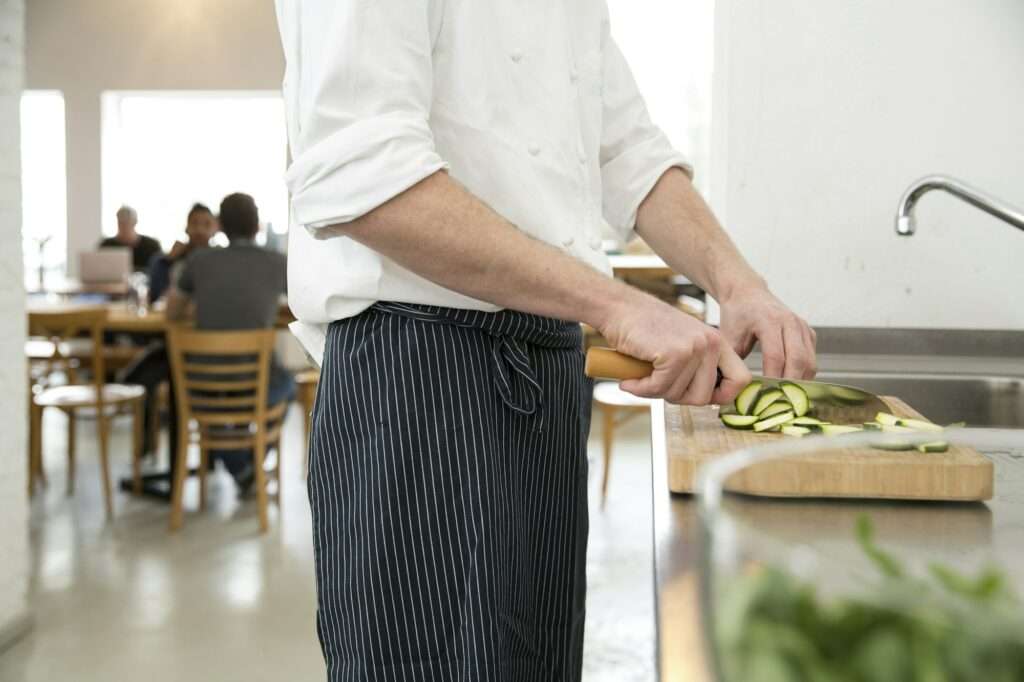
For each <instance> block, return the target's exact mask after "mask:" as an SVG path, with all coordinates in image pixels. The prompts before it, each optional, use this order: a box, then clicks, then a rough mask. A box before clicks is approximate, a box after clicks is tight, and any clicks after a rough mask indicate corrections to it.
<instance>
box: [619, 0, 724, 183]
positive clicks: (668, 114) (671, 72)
mask: <svg viewBox="0 0 1024 682" xmlns="http://www.w3.org/2000/svg"><path fill="white" fill-rule="evenodd" d="M608 5H609V7H608V9H609V13H610V15H611V26H612V35H614V36H615V40H616V42H618V44H619V47H620V48H622V52H623V53H624V54H625V56H626V61H627V62H629V65H630V67H632V69H633V75H634V76H635V77H636V80H637V84H638V85H639V87H640V92H641V93H643V95H644V98H645V99H646V100H647V106H648V108H649V109H650V112H651V118H652V119H653V120H654V122H655V123H656V124H658V125H659V126H660V127H661V128H662V130H664V131H665V134H666V135H668V137H669V139H670V140H671V141H672V144H673V145H675V147H676V148H677V149H679V150H680V151H681V152H683V153H684V154H686V156H687V157H688V158H689V159H690V161H691V162H692V163H693V165H694V168H695V170H696V178H695V184H696V186H697V187H698V188H699V189H701V190H702V191H706V190H707V188H708V180H709V179H710V175H709V167H710V156H711V70H712V63H713V59H714V54H713V44H714V43H713V37H714V30H715V27H714V9H715V8H714V2H713V0H680V1H679V2H665V0H609V2H608Z"/></svg>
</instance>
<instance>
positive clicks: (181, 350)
mask: <svg viewBox="0 0 1024 682" xmlns="http://www.w3.org/2000/svg"><path fill="white" fill-rule="evenodd" d="M274 338H275V333H274V330H273V329H256V330H247V331H227V332H219V331H218V332H210V331H198V330H195V329H190V328H186V327H182V326H172V327H171V328H170V329H168V333H167V340H168V350H169V356H170V360H171V372H172V374H173V377H174V391H175V400H176V401H177V407H178V421H179V424H180V425H181V427H182V428H187V425H188V423H189V422H190V421H193V420H194V421H196V422H197V423H198V424H199V427H200V434H201V437H202V438H203V439H204V440H205V441H206V443H207V445H208V446H209V447H213V448H219V449H225V450H230V449H242V448H249V447H253V446H254V444H255V443H257V442H258V439H260V440H262V439H265V438H266V436H267V434H266V433H265V431H264V429H265V427H266V425H267V421H268V419H276V418H279V417H280V416H281V414H277V412H281V413H282V414H283V409H280V408H279V409H277V410H268V408H267V392H268V387H269V384H270V361H271V356H272V353H273V349H274ZM254 425H255V426H256V429H255V430H253V429H252V427H253V426H254ZM240 429H241V431H240ZM186 440H187V439H182V443H183V444H184V443H185V442H186Z"/></svg>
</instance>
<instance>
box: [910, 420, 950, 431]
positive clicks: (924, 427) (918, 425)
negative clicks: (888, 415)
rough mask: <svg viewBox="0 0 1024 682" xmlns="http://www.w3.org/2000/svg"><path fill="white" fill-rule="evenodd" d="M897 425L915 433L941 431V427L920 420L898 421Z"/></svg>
mask: <svg viewBox="0 0 1024 682" xmlns="http://www.w3.org/2000/svg"><path fill="white" fill-rule="evenodd" d="M899 425H900V426H905V427H907V428H908V429H913V430H915V431H942V427H941V426H939V425H938V424H932V423H931V422H926V421H923V420H921V419H900V421H899Z"/></svg>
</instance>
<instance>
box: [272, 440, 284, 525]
mask: <svg viewBox="0 0 1024 682" xmlns="http://www.w3.org/2000/svg"><path fill="white" fill-rule="evenodd" d="M274 452H275V453H276V454H277V460H276V461H277V464H275V466H274V478H275V479H276V480H277V492H276V493H275V494H274V498H275V499H276V500H277V508H278V509H281V491H282V489H283V488H284V481H283V480H281V460H282V459H284V457H283V453H282V452H281V441H280V440H278V441H277V442H276V443H274Z"/></svg>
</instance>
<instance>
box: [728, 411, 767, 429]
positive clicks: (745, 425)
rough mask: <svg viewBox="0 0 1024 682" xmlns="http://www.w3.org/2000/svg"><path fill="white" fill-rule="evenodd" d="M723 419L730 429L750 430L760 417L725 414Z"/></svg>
mask: <svg viewBox="0 0 1024 682" xmlns="http://www.w3.org/2000/svg"><path fill="white" fill-rule="evenodd" d="M721 419H722V423H723V424H725V425H726V426H728V427H729V428H730V429H749V428H750V427H751V426H753V425H754V422H756V421H757V420H758V417H756V416H755V415H752V414H723V415H721Z"/></svg>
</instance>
